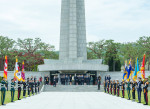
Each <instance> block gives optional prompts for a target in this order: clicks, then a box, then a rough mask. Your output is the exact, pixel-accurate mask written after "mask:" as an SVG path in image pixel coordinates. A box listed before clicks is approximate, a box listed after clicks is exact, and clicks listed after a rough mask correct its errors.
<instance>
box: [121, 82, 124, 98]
mask: <svg viewBox="0 0 150 109" xmlns="http://www.w3.org/2000/svg"><path fill="white" fill-rule="evenodd" d="M121 90H122V98H124V96H125V82H124V80H122V83H121Z"/></svg>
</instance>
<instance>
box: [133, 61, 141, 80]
mask: <svg viewBox="0 0 150 109" xmlns="http://www.w3.org/2000/svg"><path fill="white" fill-rule="evenodd" d="M139 71H140V69H139V63H138V58H137V59H136V64H135V72H134V75H133V80H134V81H136V80H137V75H138V73H139Z"/></svg>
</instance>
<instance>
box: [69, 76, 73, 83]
mask: <svg viewBox="0 0 150 109" xmlns="http://www.w3.org/2000/svg"><path fill="white" fill-rule="evenodd" d="M69 83H70V85H72V76H71V75H70V76H69Z"/></svg>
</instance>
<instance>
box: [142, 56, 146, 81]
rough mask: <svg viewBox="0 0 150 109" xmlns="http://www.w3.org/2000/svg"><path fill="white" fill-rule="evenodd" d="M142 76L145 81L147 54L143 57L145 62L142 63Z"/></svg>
mask: <svg viewBox="0 0 150 109" xmlns="http://www.w3.org/2000/svg"><path fill="white" fill-rule="evenodd" d="M141 76H142V79H143V80H144V79H145V54H144V57H143V62H142V67H141Z"/></svg>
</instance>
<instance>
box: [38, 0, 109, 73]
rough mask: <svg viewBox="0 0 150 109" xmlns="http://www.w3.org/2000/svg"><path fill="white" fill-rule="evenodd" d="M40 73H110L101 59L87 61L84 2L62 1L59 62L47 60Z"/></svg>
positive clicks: (74, 0)
mask: <svg viewBox="0 0 150 109" xmlns="http://www.w3.org/2000/svg"><path fill="white" fill-rule="evenodd" d="M38 69H39V71H49V72H54V71H57V72H59V73H64V72H72V73H73V72H74V73H77V72H83V73H86V72H88V71H94V72H97V73H98V72H101V71H108V65H103V64H102V60H101V59H96V60H87V48H86V24H85V5H84V0H62V6H61V26H60V49H59V60H52V59H45V60H44V64H43V65H39V66H38Z"/></svg>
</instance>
